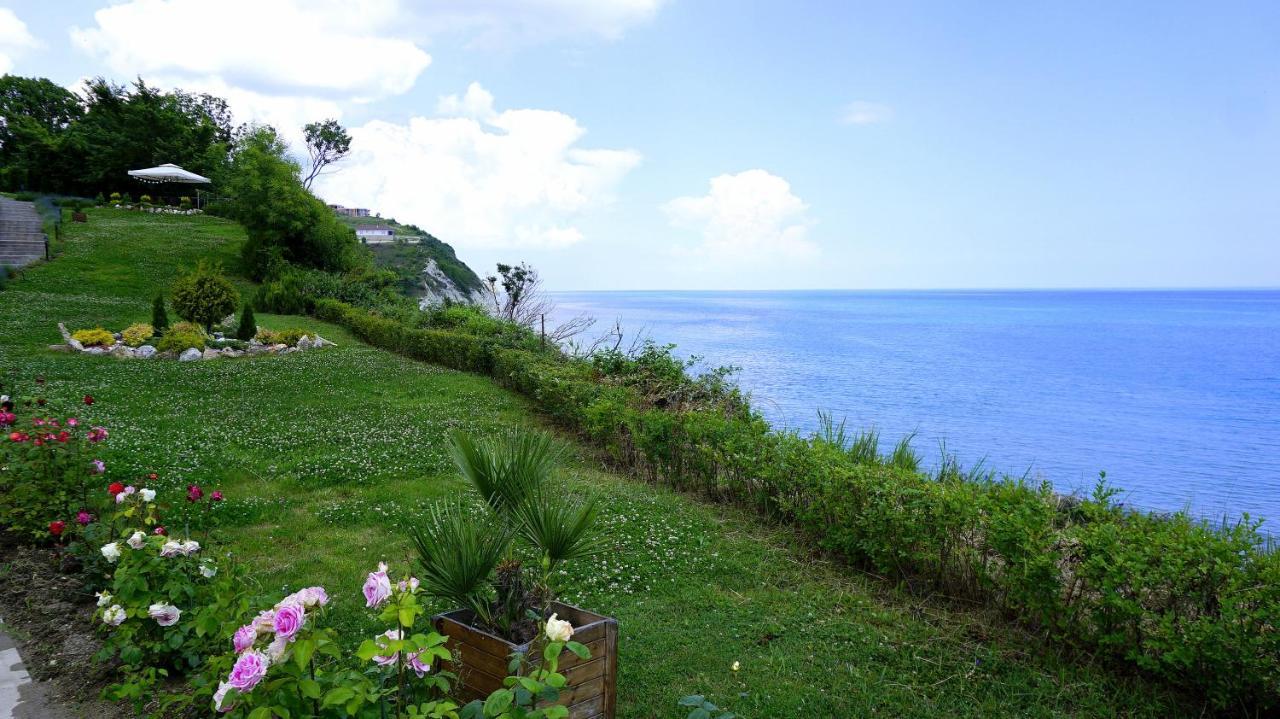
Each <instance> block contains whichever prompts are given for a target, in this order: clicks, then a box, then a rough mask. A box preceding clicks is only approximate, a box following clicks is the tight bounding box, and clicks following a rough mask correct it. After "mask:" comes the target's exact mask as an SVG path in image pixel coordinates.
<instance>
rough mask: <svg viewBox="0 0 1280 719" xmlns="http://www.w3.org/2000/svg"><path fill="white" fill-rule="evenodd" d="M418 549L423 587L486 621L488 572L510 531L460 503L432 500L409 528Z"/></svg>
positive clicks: (498, 558) (500, 554) (500, 555)
mask: <svg viewBox="0 0 1280 719" xmlns="http://www.w3.org/2000/svg"><path fill="white" fill-rule="evenodd" d="M409 535H410V536H411V537H412V538H413V544H414V547H415V548H416V549H417V550H418V563H419V565H420V567H421V572H420V576H419V579H420V580H421V581H422V587H423V589H424V590H426V592H427V593H428V594H430V595H432V596H436V597H440V598H442V599H448V600H450V601H452V602H454V603H456V604H459V605H461V606H464V607H467V608H469V609H471V610H472V611H474V612H475V613H476V615H477V616H479V617H480V618H481V619H482V620H484V621H485V622H489V621H490V619H491V618H490V616H489V614H490V612H489V592H490V591H491V588H492V582H491V581H490V578H491V577H492V576H493V572H494V569H495V568H496V567H497V566H498V562H499V561H501V560H502V558H503V556H504V555H505V554H506V552H507V549H508V547H509V546H510V544H511V539H512V535H511V531H510V530H509V529H507V528H505V527H501V526H496V525H495V524H494V523H489V522H483V521H476V519H475V518H474V517H469V516H467V513H466V511H465V509H464V508H463V507H462V505H461V504H458V503H456V502H451V503H447V504H437V505H434V506H432V507H431V508H430V509H429V510H428V511H427V513H426V515H425V516H424V517H423V520H422V522H421V523H420V524H418V525H415V526H412V527H410V528H409Z"/></svg>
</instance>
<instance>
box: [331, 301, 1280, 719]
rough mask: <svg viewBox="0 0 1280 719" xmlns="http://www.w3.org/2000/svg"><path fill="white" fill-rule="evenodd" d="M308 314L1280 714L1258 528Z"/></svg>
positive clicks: (1103, 647) (1275, 617)
mask: <svg viewBox="0 0 1280 719" xmlns="http://www.w3.org/2000/svg"><path fill="white" fill-rule="evenodd" d="M316 313H317V315H318V316H319V317H320V318H322V319H325V320H329V321H332V322H336V323H339V324H342V325H344V326H346V327H348V328H349V329H351V330H352V331H353V332H354V333H355V334H356V335H357V336H359V337H360V338H361V339H363V340H365V341H366V342H369V343H370V344H373V345H375V346H378V347H382V348H385V349H388V350H392V351H395V352H400V353H403V354H406V355H409V356H411V357H415V358H418V359H422V360H425V361H429V362H433V363H436V364H441V365H444V366H447V367H452V368H454V369H459V370H466V371H471V372H478V373H482V374H487V375H490V376H492V377H493V378H494V379H495V380H496V381H497V382H499V383H500V384H501V385H503V386H504V387H507V388H509V389H512V390H514V391H516V392H518V393H520V394H522V395H524V396H526V397H529V398H530V399H532V400H533V401H534V403H535V404H536V405H537V406H538V407H539V408H540V409H541V410H542V411H544V412H545V413H547V414H548V415H550V416H551V417H552V418H554V419H555V420H556V421H557V422H559V423H561V424H562V425H564V426H565V427H568V428H571V429H573V430H575V431H577V432H580V433H581V434H583V435H584V436H586V437H587V438H589V439H590V440H591V441H593V442H594V443H596V444H597V445H598V446H600V447H601V448H602V449H603V450H604V451H605V452H606V454H607V455H608V456H609V457H610V458H611V459H612V460H613V461H614V462H615V463H617V464H618V465H619V466H623V467H627V468H629V469H632V470H634V471H637V472H638V473H640V474H641V475H642V476H644V477H646V478H648V479H649V480H650V481H652V482H655V483H663V484H667V485H670V486H673V487H675V488H678V489H681V490H684V491H695V492H699V493H701V494H704V495H706V496H708V497H711V498H714V499H715V500H718V501H725V502H734V503H738V504H743V505H747V506H751V507H754V508H756V509H757V510H758V511H760V512H761V513H762V514H764V515H765V516H767V517H769V518H770V519H773V520H775V521H781V522H786V523H790V524H792V525H794V526H796V527H798V528H799V529H800V530H802V531H803V532H804V533H805V534H806V535H807V536H808V537H810V538H811V539H812V541H813V542H814V544H815V545H816V546H817V547H818V548H820V549H821V550H823V551H826V552H829V553H832V554H834V555H837V556H839V557H841V558H843V559H844V560H846V561H848V562H850V563H852V564H855V565H858V566H863V567H866V568H868V569H870V570H872V571H875V572H877V573H878V574H881V575H883V576H888V577H892V578H895V579H897V580H899V581H903V582H906V583H908V585H909V586H912V587H920V588H927V589H933V590H938V591H944V592H947V593H948V594H951V595H953V596H963V597H968V598H973V599H977V600H981V601H984V602H987V603H989V604H991V605H994V606H996V607H999V608H1002V609H1004V610H1007V611H1008V612H1009V614H1010V615H1011V616H1014V617H1017V618H1018V619H1020V620H1021V621H1022V622H1023V623H1024V624H1026V625H1029V626H1031V627H1033V628H1036V629H1039V630H1041V631H1042V632H1043V633H1045V634H1046V635H1047V636H1050V637H1052V638H1054V639H1057V640H1061V641H1067V642H1070V643H1073V644H1075V645H1077V646H1083V647H1086V648H1089V649H1091V650H1092V651H1094V652H1096V653H1097V654H1099V655H1100V656H1102V657H1103V658H1106V659H1110V660H1112V661H1114V662H1116V663H1117V664H1123V665H1127V666H1130V667H1134V668H1136V669H1138V670H1139V671H1141V672H1145V673H1147V674H1149V675H1151V676H1154V677H1158V678H1160V679H1163V680H1165V681H1168V682H1170V683H1172V684H1174V685H1176V686H1181V687H1187V688H1193V689H1195V690H1198V691H1199V692H1201V693H1203V694H1204V696H1205V697H1206V698H1207V699H1209V700H1210V701H1211V703H1212V704H1213V705H1214V706H1215V707H1217V708H1220V709H1223V708H1227V707H1248V708H1252V709H1254V710H1265V709H1272V708H1275V707H1277V706H1280V556H1278V555H1277V554H1276V553H1274V552H1270V551H1268V548H1267V544H1266V541H1265V538H1264V537H1263V536H1262V535H1261V533H1260V531H1259V524H1258V523H1256V522H1248V521H1244V522H1240V523H1237V524H1234V525H1222V526H1219V525H1210V524H1208V523H1205V522H1201V521H1196V520H1193V519H1191V518H1190V517H1188V516H1187V515H1185V514H1182V513H1175V514H1172V515H1152V514H1143V513H1136V512H1131V511H1128V510H1125V509H1123V508H1122V507H1120V506H1118V505H1117V504H1115V503H1114V502H1113V501H1112V499H1111V494H1112V493H1111V492H1109V491H1107V490H1105V489H1104V488H1103V487H1101V486H1100V487H1099V490H1098V491H1097V492H1095V494H1094V495H1093V496H1090V497H1086V498H1083V499H1076V498H1064V497H1060V496H1059V495H1056V494H1055V493H1053V492H1052V491H1051V489H1050V487H1049V486H1048V485H1047V484H1031V483H1027V482H1024V481H1020V480H1013V479H1001V480H994V479H992V480H983V481H973V480H962V479H955V478H952V479H939V478H933V477H929V476H927V475H924V474H921V473H918V472H910V471H906V470H902V469H895V468H893V467H890V466H886V465H884V464H881V463H870V464H863V463H859V462H857V461H855V460H854V459H852V458H851V457H850V455H849V453H847V452H845V451H844V450H843V449H842V448H840V447H836V446H833V445H830V444H828V443H825V442H823V441H821V440H819V439H816V438H814V439H807V438H802V437H800V436H798V435H796V434H794V433H785V432H777V431H774V430H772V429H771V428H770V427H769V426H768V424H767V423H766V422H765V421H764V420H763V419H761V418H760V417H759V416H758V415H756V414H754V413H731V412H717V411H708V410H698V411H683V412H672V411H666V410H663V409H657V408H652V407H644V406H643V405H642V404H641V403H640V402H638V401H637V397H636V396H635V395H634V393H633V392H631V391H630V390H629V388H626V387H619V386H614V385H609V384H604V383H602V382H600V381H599V378H597V377H595V376H593V374H592V371H591V369H590V366H589V365H588V364H587V363H583V362H575V361H572V360H568V359H567V358H563V357H559V358H557V357H554V356H549V355H548V354H546V353H537V352H531V351H527V350H519V349H508V348H503V347H500V346H498V345H497V344H496V343H494V342H491V341H490V340H488V339H486V338H483V337H477V336H475V335H468V334H464V333H458V332H451V331H441V330H421V329H411V328H405V327H403V326H402V325H400V324H399V323H397V322H395V321H393V320H389V319H386V318H381V317H378V316H375V315H373V314H370V313H369V312H367V311H365V310H361V309H357V308H354V307H351V306H349V305H344V304H342V303H340V302H335V301H331V300H322V301H319V302H317V303H316Z"/></svg>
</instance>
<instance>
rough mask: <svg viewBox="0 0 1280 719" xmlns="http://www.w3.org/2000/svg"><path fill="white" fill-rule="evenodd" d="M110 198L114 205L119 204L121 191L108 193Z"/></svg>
mask: <svg viewBox="0 0 1280 719" xmlns="http://www.w3.org/2000/svg"><path fill="white" fill-rule="evenodd" d="M108 198H109V199H110V200H111V204H113V205H114V204H117V203H119V202H120V193H119V192H113V193H111V194H110V195H108Z"/></svg>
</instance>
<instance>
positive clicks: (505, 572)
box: [411, 432, 603, 635]
mask: <svg viewBox="0 0 1280 719" xmlns="http://www.w3.org/2000/svg"><path fill="white" fill-rule="evenodd" d="M451 440H452V446H451V452H452V455H453V460H454V463H455V464H456V465H457V466H458V470H459V472H461V474H462V475H463V476H464V477H466V478H467V480H468V481H469V482H470V483H471V485H472V486H473V487H474V488H475V490H476V492H477V493H478V494H479V495H480V497H481V498H482V499H483V500H484V501H485V505H486V507H487V509H488V512H489V514H490V521H477V520H476V519H475V518H473V517H469V516H467V514H466V512H465V511H464V509H463V508H462V506H461V505H457V504H450V505H444V506H443V507H436V508H434V509H432V511H431V512H430V513H429V515H428V517H427V518H426V520H427V521H425V522H423V523H422V525H421V526H420V527H415V528H414V529H413V530H411V533H412V536H413V540H414V545H415V547H416V548H417V550H418V558H419V563H420V564H421V565H422V570H423V577H422V582H423V587H424V588H425V589H426V590H427V591H428V592H429V593H430V594H432V595H434V596H438V597H440V598H442V599H447V600H449V601H452V602H455V603H457V604H459V605H461V606H463V607H465V608H467V609H470V610H472V611H473V612H474V614H475V616H476V618H477V619H478V620H479V621H480V622H482V623H483V624H484V625H487V626H489V627H492V628H494V629H497V630H498V631H499V632H500V633H501V634H504V635H511V634H512V633H513V628H514V627H515V625H516V624H518V623H519V622H521V621H523V620H524V618H525V616H526V615H527V614H528V611H529V610H530V609H533V608H534V607H535V606H537V608H540V609H544V610H545V605H546V603H548V602H549V601H550V599H551V597H552V591H551V588H550V586H549V584H550V578H551V574H552V570H553V569H555V568H556V567H557V566H558V565H559V564H560V563H561V562H564V561H566V560H570V559H580V558H583V557H586V556H590V555H591V554H594V553H596V552H598V551H600V549H601V548H602V546H603V542H602V537H601V536H600V535H599V534H598V533H597V532H595V531H594V523H595V519H596V515H597V513H598V504H597V502H596V500H594V499H576V498H573V497H570V496H567V495H565V494H564V493H562V492H558V491H556V490H554V489H553V488H551V487H549V486H548V480H549V479H550V477H551V475H552V471H553V468H554V466H555V463H556V460H557V458H558V454H557V452H556V451H555V450H554V445H553V444H552V440H551V437H549V436H548V435H546V434H543V433H522V434H516V433H512V434H508V435H504V436H501V437H499V438H497V439H496V440H491V441H477V440H476V439H474V438H472V437H470V436H468V435H466V434H463V433H460V432H459V433H455V434H454V435H453V436H452V437H451ZM517 537H519V538H521V539H523V540H524V541H525V542H526V543H527V544H528V545H529V546H530V547H532V548H533V549H534V550H535V551H536V552H537V553H538V555H539V557H541V568H542V576H541V579H540V582H530V581H529V580H527V579H526V578H525V576H524V575H523V574H522V568H521V563H520V560H519V559H518V558H517V557H516V555H515V549H514V540H515V539H516V538H517ZM495 575H496V577H495ZM494 597H496V599H492V598H494Z"/></svg>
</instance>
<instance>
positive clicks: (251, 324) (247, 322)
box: [236, 302, 258, 341]
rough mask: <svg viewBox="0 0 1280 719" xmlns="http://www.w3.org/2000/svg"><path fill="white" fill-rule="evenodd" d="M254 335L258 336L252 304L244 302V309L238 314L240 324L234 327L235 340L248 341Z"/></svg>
mask: <svg viewBox="0 0 1280 719" xmlns="http://www.w3.org/2000/svg"><path fill="white" fill-rule="evenodd" d="M256 334H258V323H257V321H256V320H255V319H254V318H253V304H252V303H250V302H246V303H244V309H243V310H241V312H240V324H239V325H237V326H236V339H240V340H245V341H248V340H251V339H253V337H254V335H256Z"/></svg>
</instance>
